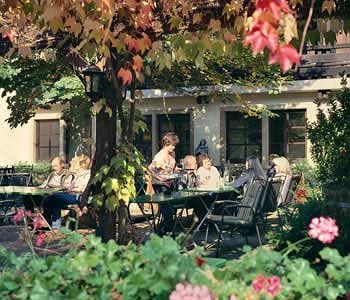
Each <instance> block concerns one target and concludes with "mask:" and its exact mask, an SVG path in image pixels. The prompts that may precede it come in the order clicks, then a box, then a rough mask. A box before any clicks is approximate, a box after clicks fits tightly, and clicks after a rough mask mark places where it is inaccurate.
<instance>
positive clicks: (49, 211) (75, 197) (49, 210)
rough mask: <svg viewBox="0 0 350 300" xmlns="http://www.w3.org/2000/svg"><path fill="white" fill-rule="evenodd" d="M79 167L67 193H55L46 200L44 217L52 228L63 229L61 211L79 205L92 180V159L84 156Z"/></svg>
mask: <svg viewBox="0 0 350 300" xmlns="http://www.w3.org/2000/svg"><path fill="white" fill-rule="evenodd" d="M79 165H80V168H79V170H78V172H77V174H76V175H75V177H74V180H73V182H72V183H71V184H70V185H69V186H68V189H67V191H66V192H58V193H55V194H53V195H52V196H49V197H47V198H45V200H44V216H45V218H46V220H47V221H48V222H49V223H51V222H52V228H55V229H58V228H60V227H61V209H62V208H63V207H65V206H66V205H70V204H78V203H79V197H80V194H81V193H83V192H84V190H85V189H86V186H87V184H88V182H89V180H90V174H91V172H90V165H91V161H90V158H89V157H88V156H86V155H83V156H82V158H81V160H80V162H79Z"/></svg>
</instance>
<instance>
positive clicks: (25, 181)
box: [9, 174, 32, 186]
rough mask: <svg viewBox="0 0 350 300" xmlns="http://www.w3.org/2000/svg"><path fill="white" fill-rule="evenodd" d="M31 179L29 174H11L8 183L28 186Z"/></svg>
mask: <svg viewBox="0 0 350 300" xmlns="http://www.w3.org/2000/svg"><path fill="white" fill-rule="evenodd" d="M31 180H32V175H31V174H13V175H12V176H11V178H10V182H9V185H14V186H29V184H30V183H31Z"/></svg>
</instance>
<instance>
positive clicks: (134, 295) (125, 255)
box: [0, 234, 350, 300]
mask: <svg viewBox="0 0 350 300" xmlns="http://www.w3.org/2000/svg"><path fill="white" fill-rule="evenodd" d="M82 239H83V238H82V237H81V236H78V235H76V234H73V235H72V236H71V237H70V243H72V242H73V240H74V243H73V244H71V249H70V250H69V252H68V253H66V254H65V255H62V256H58V255H57V256H48V257H33V256H30V255H27V256H22V257H18V256H16V255H15V254H13V253H9V252H7V251H5V250H3V249H2V250H1V251H0V264H1V267H2V270H1V273H0V299H53V300H55V299H124V300H137V299H142V300H147V299H160V300H162V299H169V295H170V293H171V292H172V291H173V290H174V289H175V286H176V285H177V283H187V284H192V285H195V286H196V285H205V286H207V287H208V288H209V289H210V290H211V292H212V294H213V295H215V299H225V300H227V299H229V297H230V296H232V295H235V296H236V299H271V298H272V296H268V295H266V293H265V292H264V293H265V294H261V295H260V294H258V293H257V291H256V289H255V290H254V289H253V287H252V282H253V281H254V280H255V279H256V278H257V277H258V275H259V274H263V276H265V277H268V276H269V277H270V278H271V277H272V276H277V277H275V278H277V279H278V284H279V282H280V283H281V286H278V289H277V293H276V298H275V299H336V298H337V297H339V296H342V295H345V294H346V292H347V291H349V290H350V268H349V265H350V256H345V257H343V256H340V255H339V254H338V252H337V251H336V250H332V249H329V248H325V249H323V250H322V251H321V252H320V256H321V258H322V260H323V261H324V263H325V267H324V268H323V269H322V271H321V272H317V271H316V270H317V269H315V268H314V267H313V266H312V265H310V263H309V262H308V261H307V260H304V259H293V258H288V257H287V256H286V255H285V254H282V253H279V252H276V251H271V250H268V249H264V248H258V249H256V250H254V251H247V252H246V254H245V255H243V256H242V257H241V258H240V259H238V260H231V261H229V262H227V263H226V265H225V267H223V268H220V269H219V268H213V267H210V265H208V264H207V263H204V264H203V265H202V266H200V265H199V264H198V256H199V255H200V250H198V249H196V250H195V251H191V252H187V251H184V250H183V249H182V248H181V247H180V245H179V244H178V243H177V242H176V241H174V240H173V239H171V238H169V237H164V238H160V237H158V236H152V237H151V239H150V240H149V241H148V242H147V243H146V244H145V245H144V246H140V247H136V246H135V245H129V246H118V245H116V244H115V243H114V242H112V241H110V242H108V243H106V244H103V243H101V241H100V239H98V238H96V237H95V236H88V237H87V238H85V241H83V242H82ZM275 291H276V289H275ZM213 299H214V298H213ZM231 299H233V298H231Z"/></svg>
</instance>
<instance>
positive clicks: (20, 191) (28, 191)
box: [0, 186, 62, 197]
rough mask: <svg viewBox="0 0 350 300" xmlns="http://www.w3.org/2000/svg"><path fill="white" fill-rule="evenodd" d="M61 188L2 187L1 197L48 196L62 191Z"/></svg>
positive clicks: (0, 190)
mask: <svg viewBox="0 0 350 300" xmlns="http://www.w3.org/2000/svg"><path fill="white" fill-rule="evenodd" d="M61 190H62V189H61V188H40V187H38V186H0V195H21V196H41V197H43V196H47V195H52V194H54V193H57V192H59V191H61Z"/></svg>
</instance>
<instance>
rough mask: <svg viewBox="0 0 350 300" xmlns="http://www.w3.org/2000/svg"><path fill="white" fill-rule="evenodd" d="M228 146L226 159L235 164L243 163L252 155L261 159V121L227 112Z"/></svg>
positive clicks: (238, 113)
mask: <svg viewBox="0 0 350 300" xmlns="http://www.w3.org/2000/svg"><path fill="white" fill-rule="evenodd" d="M226 145H227V147H226V157H227V159H228V160H230V161H231V162H233V163H243V162H244V161H245V159H246V158H247V157H248V156H249V155H251V154H258V155H259V157H261V120H260V119H257V118H250V117H248V118H245V117H244V115H243V114H242V113H240V112H227V113H226Z"/></svg>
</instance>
